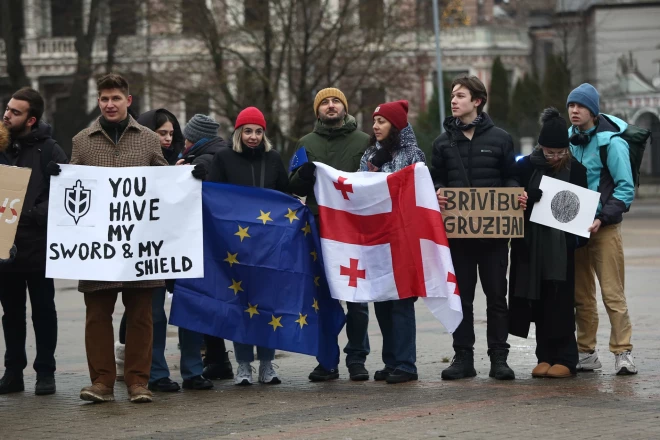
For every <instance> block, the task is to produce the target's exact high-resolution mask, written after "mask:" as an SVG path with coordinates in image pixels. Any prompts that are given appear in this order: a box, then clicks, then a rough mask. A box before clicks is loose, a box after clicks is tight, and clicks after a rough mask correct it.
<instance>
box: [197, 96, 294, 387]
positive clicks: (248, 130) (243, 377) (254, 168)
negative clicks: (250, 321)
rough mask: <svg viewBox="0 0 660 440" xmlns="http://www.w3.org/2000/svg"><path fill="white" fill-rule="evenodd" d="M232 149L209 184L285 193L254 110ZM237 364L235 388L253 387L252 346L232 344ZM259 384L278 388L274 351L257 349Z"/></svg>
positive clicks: (240, 123) (238, 128) (214, 166)
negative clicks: (274, 367)
mask: <svg viewBox="0 0 660 440" xmlns="http://www.w3.org/2000/svg"><path fill="white" fill-rule="evenodd" d="M234 128H235V130H234V135H233V136H232V145H231V148H223V149H221V150H220V151H218V152H217V153H216V155H215V156H214V157H213V162H212V163H211V168H210V170H209V174H208V176H207V179H206V180H207V181H208V182H220V183H230V184H232V185H245V186H257V187H260V188H268V189H274V190H277V191H282V192H286V191H287V189H288V186H289V177H288V175H287V172H286V169H285V168H284V163H283V162H282V158H281V157H280V155H279V153H278V152H277V151H275V150H274V149H273V145H272V144H271V142H270V140H269V139H268V138H267V137H266V119H265V118H264V115H263V113H261V112H260V111H259V109H257V108H256V107H248V108H246V109H245V110H243V111H242V112H240V113H239V114H238V117H237V118H236V124H235V125H234ZM234 352H235V354H236V361H237V362H238V370H237V372H236V377H235V382H236V385H251V384H252V365H251V363H252V361H254V346H252V345H248V344H241V343H238V342H234ZM257 355H258V358H259V382H261V383H264V384H279V383H280V382H281V381H280V379H279V378H278V377H277V373H275V370H274V369H273V364H272V361H273V359H275V350H273V349H270V348H265V347H257Z"/></svg>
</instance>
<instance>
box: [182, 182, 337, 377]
mask: <svg viewBox="0 0 660 440" xmlns="http://www.w3.org/2000/svg"><path fill="white" fill-rule="evenodd" d="M202 210H203V220H204V275H205V276H204V278H196V279H183V280H177V282H176V284H175V288H174V297H173V300H172V308H171V313H170V324H173V325H176V326H179V327H183V328H187V329H190V330H194V331H196V332H199V333H203V334H207V335H212V336H217V337H221V338H225V339H228V340H230V341H235V342H241V343H244V344H252V345H257V346H262V347H268V348H273V349H279V350H284V351H293V352H297V353H304V354H308V355H312V356H316V357H317V359H318V361H319V363H321V365H323V366H324V367H325V368H327V369H330V368H336V366H337V364H338V363H339V347H338V345H337V336H338V335H339V332H340V331H341V329H342V327H343V326H344V322H345V315H344V310H343V308H342V307H341V305H340V304H339V302H338V301H337V300H334V299H332V298H331V296H330V291H329V289H328V285H327V283H326V281H325V276H324V271H323V262H322V256H321V244H320V240H319V236H318V233H317V230H316V225H315V223H314V216H313V215H312V213H311V211H310V210H309V208H308V207H306V206H305V205H302V204H301V203H300V201H299V200H297V199H295V198H293V197H290V196H288V195H286V194H283V193H280V192H277V191H273V190H268V189H261V188H253V187H244V186H234V185H226V184H219V183H210V182H205V183H204V184H203V189H202Z"/></svg>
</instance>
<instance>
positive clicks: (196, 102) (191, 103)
mask: <svg viewBox="0 0 660 440" xmlns="http://www.w3.org/2000/svg"><path fill="white" fill-rule="evenodd" d="M185 101H186V121H189V120H190V118H192V117H193V116H195V115H196V114H197V113H200V114H202V115H208V114H209V110H210V109H209V94H208V93H207V92H202V91H195V92H189V93H186V99H185Z"/></svg>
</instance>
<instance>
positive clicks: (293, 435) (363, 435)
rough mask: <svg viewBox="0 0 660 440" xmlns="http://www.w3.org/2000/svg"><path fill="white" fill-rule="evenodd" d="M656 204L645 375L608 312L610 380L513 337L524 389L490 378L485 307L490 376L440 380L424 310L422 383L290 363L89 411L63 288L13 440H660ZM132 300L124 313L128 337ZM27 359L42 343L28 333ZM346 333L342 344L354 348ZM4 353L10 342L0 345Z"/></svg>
mask: <svg viewBox="0 0 660 440" xmlns="http://www.w3.org/2000/svg"><path fill="white" fill-rule="evenodd" d="M657 206H658V205H657V203H656V204H654V203H653V202H647V203H645V204H644V205H642V208H643V209H639V211H638V212H639V214H637V215H636V213H635V210H634V209H633V211H632V212H631V214H629V216H628V218H627V219H626V221H625V222H624V242H625V245H626V259H627V261H626V264H627V270H626V272H627V280H626V282H627V296H628V305H629V308H630V311H631V316H632V320H633V335H634V336H633V337H634V339H633V343H634V346H635V348H634V354H635V356H636V361H637V366H638V368H639V371H640V373H639V374H638V375H637V376H629V377H617V376H615V375H614V356H613V355H612V354H610V353H609V352H608V351H607V350H608V349H607V341H608V338H609V321H608V319H607V315H606V314H605V311H604V308H603V307H602V304H599V306H600V313H601V320H600V329H599V333H598V337H599V343H598V346H599V349H600V357H601V361H602V363H603V369H602V370H601V371H598V372H594V373H583V374H580V375H578V376H577V377H576V378H572V379H565V380H552V379H532V377H531V370H532V368H533V367H534V366H535V364H536V362H535V356H534V346H535V343H534V340H533V338H531V339H527V340H525V339H520V338H515V337H512V338H510V343H511V345H512V349H511V354H510V358H509V360H510V364H511V366H512V368H514V370H515V371H516V375H517V380H515V381H513V382H498V381H495V380H493V379H490V378H488V369H489V363H488V358H487V356H486V346H485V334H486V327H485V301H484V297H483V295H482V294H479V295H478V300H477V302H476V305H475V311H476V313H477V314H476V316H475V323H476V327H477V348H476V355H475V360H476V364H477V372H478V376H477V377H476V378H474V379H468V380H463V381H458V382H446V381H441V380H440V371H441V370H442V369H443V368H445V367H446V366H447V365H448V364H447V361H448V360H449V358H450V357H451V356H452V349H451V336H450V335H449V334H447V333H446V332H445V331H444V329H443V328H442V326H441V325H440V324H439V323H438V322H437V321H436V320H435V319H434V318H433V317H432V316H431V315H430V313H429V312H428V311H427V310H426V309H425V307H424V305H423V304H422V303H417V320H418V324H417V325H418V366H419V375H420V380H419V382H415V383H408V384H401V385H387V384H384V383H382V382H374V381H373V380H371V381H368V382H351V381H349V380H348V374H347V370H346V368H345V367H343V366H342V367H341V370H340V372H341V378H340V380H338V381H334V382H331V383H321V384H316V383H310V382H309V381H308V380H307V375H308V373H309V372H310V371H311V370H312V368H313V367H314V366H315V364H316V362H315V360H314V359H313V358H311V357H307V356H302V355H297V354H290V353H278V356H277V358H276V361H275V363H276V364H278V365H279V367H280V368H279V374H280V375H281V378H282V380H283V383H282V384H281V385H276V386H266V385H254V386H252V387H236V386H234V385H233V383H232V382H231V381H216V382H215V389H213V390H211V391H181V392H179V393H175V394H157V395H156V398H155V400H154V403H152V404H149V405H134V404H130V403H129V402H128V397H127V393H126V389H125V387H124V385H123V383H121V382H119V383H117V385H116V386H115V397H116V399H117V401H116V402H113V403H107V404H90V403H86V402H83V401H81V400H79V398H78V393H79V391H80V388H81V387H83V386H85V385H87V384H88V383H89V378H88V375H87V364H86V359H85V350H84V340H83V333H84V304H83V300H82V295H81V294H79V293H78V292H77V291H76V290H75V283H72V282H69V281H59V282H58V283H57V286H58V292H57V306H58V315H59V343H58V350H57V362H58V372H57V376H56V379H57V387H58V392H57V394H55V395H53V396H44V397H37V396H35V395H34V393H33V392H32V390H33V387H34V381H35V377H34V372H33V371H32V370H31V369H30V368H31V367H29V368H28V369H26V371H25V374H26V388H27V391H26V392H25V393H18V394H12V395H4V396H0V439H1V440H9V439H44V438H45V439H83V438H104V439H216V438H230V439H256V438H264V439H270V440H276V439H431V438H433V439H437V438H454V439H492V440H497V439H529V438H543V437H548V436H552V438H557V439H562V438H566V439H581V440H582V439H591V438H612V439H619V438H622V439H623V438H625V439H658V438H660V353H659V351H658V348H659V345H658V339H659V338H658V337H659V336H660V330H659V329H658V326H657V322H658V317H659V316H660V301H659V300H658V288H657V286H659V285H660V271H659V270H658V268H659V267H660V265H659V263H660V219H659V217H658V214H659V213H660V207H657ZM121 313H122V306H121V302H118V305H117V308H116V310H115V329H118V327H119V325H118V324H119V319H120V317H121ZM371 318H372V320H371V322H370V328H369V330H370V331H369V336H370V338H371V346H372V353H371V355H370V356H369V358H368V360H367V368H368V369H369V370H370V372H371V373H373V372H374V371H375V370H376V369H378V368H380V367H381V366H382V365H381V361H380V344H381V338H380V332H379V329H378V324H377V322H376V319H375V315H374V314H373V309H372V314H371ZM169 330H170V331H169V334H168V347H167V355H168V361H169V363H170V366H171V370H172V378H173V379H174V380H180V375H179V372H178V354H177V349H176V347H177V340H176V329H175V328H174V327H170V328H169ZM28 334H29V336H28V356H29V358H30V363H31V362H32V360H33V359H34V338H33V335H32V333H31V330H30V331H29V332H28ZM344 342H345V336H344V335H342V343H344ZM0 350H2V351H4V341H0Z"/></svg>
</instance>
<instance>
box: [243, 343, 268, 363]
mask: <svg viewBox="0 0 660 440" xmlns="http://www.w3.org/2000/svg"><path fill="white" fill-rule="evenodd" d="M234 354H235V355H236V361H238V362H253V361H254V345H249V344H241V343H240V342H234ZM257 357H258V358H259V360H260V361H272V360H273V359H275V350H274V349H272V348H265V347H259V346H257Z"/></svg>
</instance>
